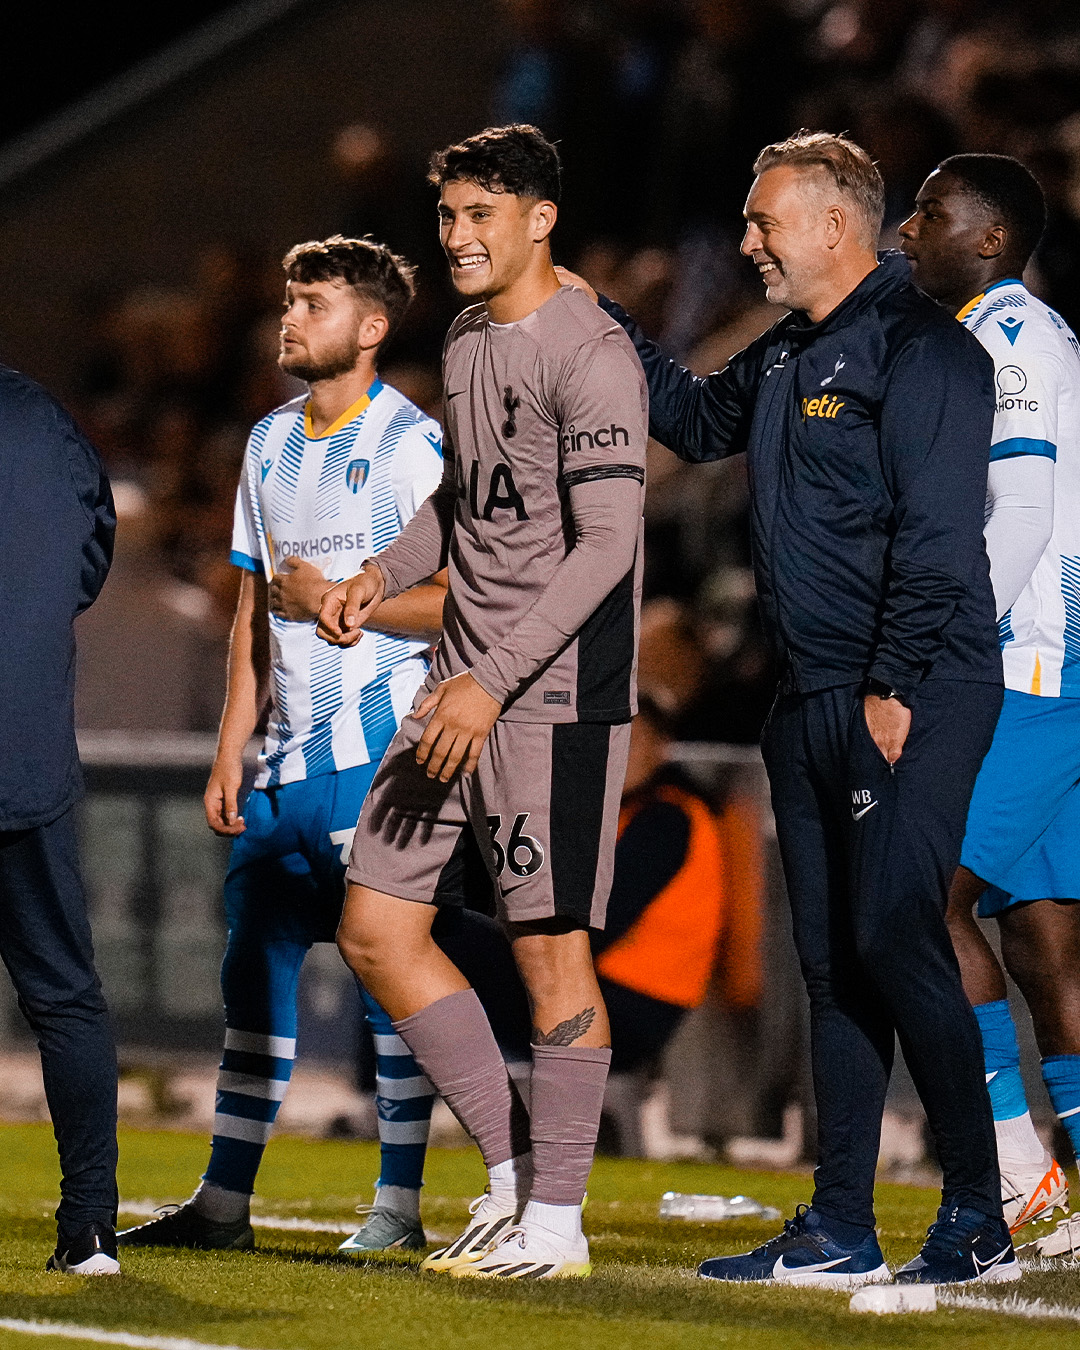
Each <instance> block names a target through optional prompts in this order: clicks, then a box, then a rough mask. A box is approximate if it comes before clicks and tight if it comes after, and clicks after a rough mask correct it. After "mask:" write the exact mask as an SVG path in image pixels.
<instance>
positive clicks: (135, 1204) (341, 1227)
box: [120, 1200, 360, 1233]
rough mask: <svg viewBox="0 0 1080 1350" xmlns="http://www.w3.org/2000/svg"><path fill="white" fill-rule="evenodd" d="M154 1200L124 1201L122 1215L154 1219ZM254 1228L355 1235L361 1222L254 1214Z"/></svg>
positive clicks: (121, 1203) (156, 1204) (157, 1205)
mask: <svg viewBox="0 0 1080 1350" xmlns="http://www.w3.org/2000/svg"><path fill="white" fill-rule="evenodd" d="M164 1203H165V1202H161V1203H158V1202H156V1201H154V1200H122V1201H121V1202H120V1213H121V1214H130V1215H132V1216H133V1217H134V1218H136V1219H152V1218H153V1217H154V1215H155V1214H156V1213H157V1212H158V1210H159V1209H161V1208H162V1204H164ZM251 1226H252V1228H281V1229H285V1230H291V1231H292V1232H294V1233H355V1232H356V1230H357V1228H358V1227H359V1226H360V1225H359V1222H356V1223H351V1224H342V1223H341V1222H340V1221H339V1222H338V1223H326V1222H324V1221H320V1220H318V1219H290V1218H286V1217H285V1216H284V1215H275V1214H253V1215H252V1216H251Z"/></svg>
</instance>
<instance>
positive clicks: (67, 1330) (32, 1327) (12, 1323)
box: [0, 1317, 245, 1350]
mask: <svg viewBox="0 0 1080 1350" xmlns="http://www.w3.org/2000/svg"><path fill="white" fill-rule="evenodd" d="M0 1331H15V1332H20V1333H21V1334H22V1335H24V1336H59V1337H61V1338H63V1339H64V1340H69V1341H97V1342H98V1344H99V1345H127V1346H131V1347H132V1350H245V1347H241V1346H238V1345H221V1344H220V1343H219V1342H217V1341H190V1340H187V1339H186V1338H185V1337H182V1336H180V1337H178V1336H136V1335H135V1334H134V1333H133V1332H130V1331H107V1330H106V1329H105V1328H104V1327H82V1326H79V1324H78V1323H77V1322H23V1321H22V1320H21V1319H19V1318H17V1317H0Z"/></svg>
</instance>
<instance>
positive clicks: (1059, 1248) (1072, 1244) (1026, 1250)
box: [1016, 1212, 1080, 1261]
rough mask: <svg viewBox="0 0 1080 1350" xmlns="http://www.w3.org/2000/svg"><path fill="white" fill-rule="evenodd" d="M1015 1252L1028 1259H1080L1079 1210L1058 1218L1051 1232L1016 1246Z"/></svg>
mask: <svg viewBox="0 0 1080 1350" xmlns="http://www.w3.org/2000/svg"><path fill="white" fill-rule="evenodd" d="M1016 1254H1017V1256H1019V1257H1021V1258H1025V1257H1026V1258H1028V1259H1030V1258H1031V1257H1034V1256H1044V1257H1045V1256H1067V1257H1069V1258H1070V1259H1071V1260H1073V1261H1080V1212H1078V1213H1076V1214H1070V1215H1069V1216H1068V1218H1065V1219H1060V1220H1059V1221H1058V1223H1057V1225H1056V1226H1055V1228H1054V1231H1053V1232H1052V1233H1047V1234H1046V1235H1045V1236H1044V1237H1041V1238H1036V1239H1035V1241H1034V1242H1025V1243H1024V1245H1023V1246H1022V1247H1017V1249H1016Z"/></svg>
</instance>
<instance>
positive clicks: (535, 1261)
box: [454, 1224, 592, 1280]
mask: <svg viewBox="0 0 1080 1350" xmlns="http://www.w3.org/2000/svg"><path fill="white" fill-rule="evenodd" d="M454 1274H455V1276H457V1277H459V1278H463V1277H464V1278H469V1279H473V1278H475V1279H480V1280H554V1279H565V1278H567V1277H576V1278H578V1279H584V1277H585V1276H586V1275H591V1274H592V1266H591V1265H590V1263H589V1244H588V1242H586V1240H585V1238H584V1237H578V1238H576V1239H567V1238H564V1237H560V1236H559V1234H558V1233H553V1232H552V1231H551V1230H550V1229H549V1228H541V1227H540V1226H539V1225H537V1224H522V1225H521V1226H520V1227H518V1228H511V1230H510V1231H509V1232H508V1233H507V1234H505V1236H504V1237H503V1238H502V1240H501V1241H500V1243H499V1245H498V1246H497V1247H496V1248H495V1249H494V1250H493V1251H491V1252H489V1253H488V1254H487V1256H485V1257H484V1258H483V1259H482V1260H480V1261H477V1262H475V1263H474V1264H472V1265H467V1266H458V1267H457V1268H456V1269H455V1271H454Z"/></svg>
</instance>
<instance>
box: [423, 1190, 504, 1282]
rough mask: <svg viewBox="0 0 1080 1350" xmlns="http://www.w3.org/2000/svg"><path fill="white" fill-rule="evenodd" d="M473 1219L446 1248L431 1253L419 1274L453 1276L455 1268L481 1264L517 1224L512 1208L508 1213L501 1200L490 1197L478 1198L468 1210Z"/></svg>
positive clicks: (482, 1196)
mask: <svg viewBox="0 0 1080 1350" xmlns="http://www.w3.org/2000/svg"><path fill="white" fill-rule="evenodd" d="M469 1213H470V1214H471V1215H472V1216H473V1217H472V1220H471V1221H470V1223H469V1224H468V1226H467V1227H466V1229H465V1231H464V1232H463V1233H462V1234H461V1236H460V1237H457V1238H455V1239H454V1241H453V1242H451V1243H450V1245H449V1246H448V1247H440V1248H439V1250H438V1251H436V1252H432V1253H431V1255H430V1256H429V1257H428V1258H427V1260H426V1261H423V1262H422V1263H421V1265H420V1269H421V1270H436V1271H440V1272H443V1273H445V1272H448V1271H454V1272H455V1273H456V1272H457V1270H458V1268H459V1267H462V1266H471V1265H472V1264H474V1263H475V1262H477V1261H480V1260H482V1259H483V1258H484V1257H485V1256H487V1254H488V1253H489V1252H490V1251H491V1250H492V1249H493V1248H494V1247H495V1246H496V1245H497V1244H498V1243H500V1242H501V1241H502V1239H503V1237H504V1236H505V1235H506V1233H507V1232H508V1231H509V1230H510V1229H511V1228H513V1226H514V1224H515V1222H516V1221H517V1216H518V1211H517V1206H516V1205H515V1206H514V1207H513V1208H512V1209H508V1208H507V1207H506V1204H505V1202H504V1201H502V1200H497V1199H496V1198H495V1197H494V1196H492V1195H481V1196H480V1197H479V1199H477V1200H474V1201H473V1202H472V1204H471V1205H470V1206H469Z"/></svg>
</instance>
